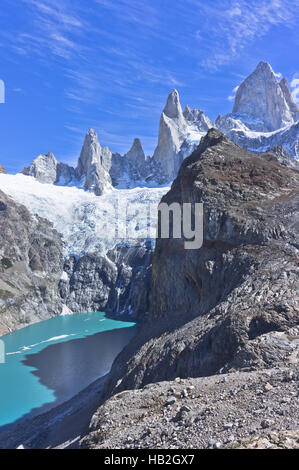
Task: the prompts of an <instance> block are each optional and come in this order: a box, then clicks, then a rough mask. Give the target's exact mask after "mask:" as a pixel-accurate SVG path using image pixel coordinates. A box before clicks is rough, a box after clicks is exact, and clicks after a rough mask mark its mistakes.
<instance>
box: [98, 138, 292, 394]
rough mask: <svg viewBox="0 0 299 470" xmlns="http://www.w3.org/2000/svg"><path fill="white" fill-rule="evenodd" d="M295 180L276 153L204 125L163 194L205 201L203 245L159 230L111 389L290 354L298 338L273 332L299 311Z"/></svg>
mask: <svg viewBox="0 0 299 470" xmlns="http://www.w3.org/2000/svg"><path fill="white" fill-rule="evenodd" d="M298 190H299V175H298V171H296V170H293V169H291V168H289V167H286V166H284V165H282V164H281V163H279V162H278V160H277V158H276V157H275V156H274V155H273V154H264V155H254V154H251V153H250V152H247V151H245V150H244V149H242V148H240V147H238V146H237V145H235V144H234V143H233V142H231V141H230V140H229V139H228V138H226V137H225V136H224V135H223V134H221V133H219V132H218V131H216V130H215V129H212V130H210V131H209V132H208V134H207V136H206V137H205V138H203V139H202V141H201V143H200V145H199V147H198V148H197V150H196V151H195V152H194V153H193V154H192V155H191V156H190V157H189V158H187V159H186V160H185V161H184V162H183V164H182V166H181V169H180V171H179V174H178V177H177V178H176V180H175V181H174V183H173V185H172V188H171V190H170V191H169V193H168V194H167V195H166V196H164V198H163V199H162V201H164V202H167V203H168V204H170V203H172V202H179V203H183V202H203V204H204V245H203V247H202V248H201V249H199V250H186V249H184V239H158V240H157V244H156V249H155V255H154V261H153V274H152V294H151V310H150V314H149V316H148V318H147V321H146V323H145V324H144V326H143V328H142V330H141V331H140V333H139V335H138V336H137V337H136V338H135V339H134V344H130V345H129V346H128V347H127V348H126V349H125V351H124V352H123V353H122V355H121V356H120V357H119V358H118V359H117V360H116V362H115V364H114V367H113V371H112V379H111V382H110V384H109V385H108V387H107V393H108V394H109V393H111V391H113V392H115V391H119V390H122V389H128V388H135V387H139V386H142V385H145V384H147V383H150V382H156V381H161V380H167V379H174V378H175V377H177V376H180V377H192V376H193V377H194V376H201V375H210V374H215V373H217V372H219V371H221V370H222V371H223V370H231V369H232V368H239V369H244V368H245V369H246V368H265V367H272V366H273V365H275V364H286V363H288V361H289V356H290V354H291V352H292V350H293V349H292V348H293V346H292V344H294V343H292V341H291V340H290V341H288V340H286V341H278V340H277V339H276V337H275V335H273V332H275V331H286V332H288V331H291V328H292V327H294V326H295V325H296V324H298V320H299V311H298V305H297V303H296V300H295V296H294V289H295V286H296V283H297V279H298V277H297V276H298V271H297V269H298V268H297V265H296V257H297V256H298V240H297V233H298ZM263 335H264V336H263ZM287 337H288V336H287V335H286V338H287ZM290 337H291V336H290Z"/></svg>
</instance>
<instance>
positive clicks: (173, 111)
mask: <svg viewBox="0 0 299 470" xmlns="http://www.w3.org/2000/svg"><path fill="white" fill-rule="evenodd" d="M163 113H164V114H165V115H166V116H168V117H169V118H172V119H173V118H183V110H182V107H181V103H180V97H179V93H178V91H177V90H176V89H174V90H172V92H171V93H169V95H168V98H167V101H166V105H165V108H164V109H163Z"/></svg>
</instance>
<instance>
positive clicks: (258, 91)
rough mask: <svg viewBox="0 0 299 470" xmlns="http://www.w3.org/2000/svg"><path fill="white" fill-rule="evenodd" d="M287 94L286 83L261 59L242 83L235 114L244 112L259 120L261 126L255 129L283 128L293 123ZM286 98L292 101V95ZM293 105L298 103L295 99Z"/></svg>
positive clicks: (235, 104)
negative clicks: (279, 80) (278, 79)
mask: <svg viewBox="0 0 299 470" xmlns="http://www.w3.org/2000/svg"><path fill="white" fill-rule="evenodd" d="M286 94H287V91H286V84H285V82H283V83H282V85H280V84H279V83H278V81H277V79H276V77H275V74H274V72H273V70H272V68H271V66H270V65H269V64H268V63H267V62H260V63H259V64H258V66H257V67H256V69H255V70H254V72H253V73H252V74H251V75H249V77H247V78H246V79H245V80H244V81H243V82H242V83H241V85H240V86H239V88H238V90H237V93H236V98H235V103H234V107H233V113H234V114H245V115H247V116H252V117H253V118H255V119H256V120H259V121H260V122H261V124H262V128H261V127H260V126H259V128H256V130H264V131H274V130H276V129H280V128H281V127H284V126H286V125H288V124H292V123H293V122H294V116H293V111H292V110H291V109H290V107H289V104H288V103H287V100H286V98H285V95H286ZM287 99H288V101H289V102H290V98H289V97H287ZM290 104H291V103H290ZM292 105H294V106H296V105H295V103H294V102H293V103H292ZM295 114H297V113H295Z"/></svg>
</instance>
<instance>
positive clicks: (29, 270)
mask: <svg viewBox="0 0 299 470" xmlns="http://www.w3.org/2000/svg"><path fill="white" fill-rule="evenodd" d="M62 267H63V259H62V241H61V236H60V235H59V234H58V233H57V232H56V231H55V230H54V229H53V227H52V224H50V222H48V221H47V220H45V219H41V218H40V217H38V216H32V215H31V214H30V213H29V212H28V211H27V209H26V208H25V207H24V206H22V205H20V204H17V203H15V202H14V201H13V200H12V199H11V198H9V197H8V196H6V195H5V194H4V193H3V192H2V191H0V336H1V335H2V334H5V333H8V332H9V331H10V330H14V329H18V328H21V327H24V326H27V325H28V324H30V323H34V322H37V321H42V320H47V319H49V318H51V317H52V316H54V315H58V314H60V313H61V311H62V308H63V306H62V303H61V300H60V297H59V295H58V283H59V279H60V277H61V275H62Z"/></svg>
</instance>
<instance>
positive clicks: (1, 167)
mask: <svg viewBox="0 0 299 470" xmlns="http://www.w3.org/2000/svg"><path fill="white" fill-rule="evenodd" d="M0 173H5V174H6V173H7V171H6V170H5V168H3V166H2V165H0Z"/></svg>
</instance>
